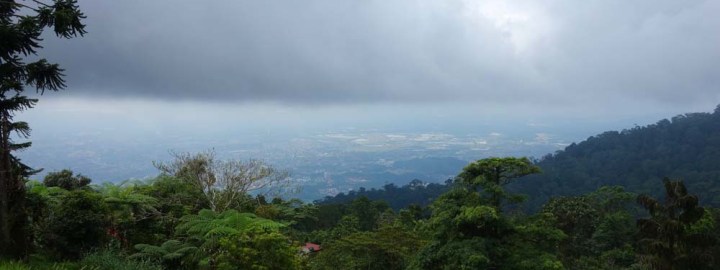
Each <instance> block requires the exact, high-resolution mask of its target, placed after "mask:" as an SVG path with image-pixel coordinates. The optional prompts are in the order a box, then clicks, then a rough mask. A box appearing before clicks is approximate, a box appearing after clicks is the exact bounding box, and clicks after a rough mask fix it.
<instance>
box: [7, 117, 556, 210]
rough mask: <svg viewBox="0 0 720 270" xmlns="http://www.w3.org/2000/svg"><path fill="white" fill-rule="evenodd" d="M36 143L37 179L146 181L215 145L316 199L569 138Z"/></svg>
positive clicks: (358, 133)
mask: <svg viewBox="0 0 720 270" xmlns="http://www.w3.org/2000/svg"><path fill="white" fill-rule="evenodd" d="M106 133H112V131H106ZM33 141H34V144H33V147H32V148H31V149H30V150H28V151H26V152H24V153H22V155H21V158H22V159H23V160H24V161H26V162H27V163H28V164H31V165H34V166H38V167H42V168H44V171H43V172H42V173H40V174H38V175H37V176H36V178H38V179H41V178H42V177H43V175H44V174H45V173H47V172H51V171H56V170H61V169H64V168H70V169H72V170H74V171H75V172H77V173H82V174H83V175H86V176H89V177H91V178H92V179H93V181H94V182H95V183H99V182H105V181H112V182H120V181H123V180H126V179H141V180H142V179H148V178H152V177H155V176H157V175H158V173H159V172H158V170H157V169H155V168H154V167H153V165H152V162H153V161H166V160H169V159H170V158H171V155H170V153H169V152H170V151H178V152H186V151H189V152H196V151H202V150H207V149H210V148H212V149H214V150H215V152H216V153H217V155H218V157H219V158H221V159H226V158H236V159H249V158H255V159H262V160H265V161H268V162H269V163H271V164H273V165H274V166H276V167H278V168H283V169H287V170H289V171H290V173H291V177H292V178H293V180H294V181H295V183H297V184H298V185H299V186H300V187H301V188H300V191H299V193H297V194H292V195H291V196H293V197H297V198H301V199H303V200H308V201H311V200H315V199H319V198H322V197H324V196H331V195H335V194H337V193H339V192H348V191H350V190H357V189H358V188H359V187H366V188H378V187H381V186H383V185H385V184H388V183H394V184H398V185H402V184H405V183H407V182H409V181H411V180H413V179H420V180H423V181H425V182H442V181H445V180H446V179H448V178H451V177H453V176H454V175H456V174H457V173H458V172H459V171H460V170H461V169H462V167H463V166H464V165H466V164H467V163H468V162H469V161H472V160H475V159H479V158H483V157H488V156H529V157H534V158H540V157H542V156H543V155H546V154H548V153H553V152H555V151H557V150H560V149H562V148H564V147H565V146H567V145H568V142H569V141H570V140H568V139H566V138H558V137H556V136H554V135H551V134H547V133H534V134H529V135H527V136H518V135H507V134H503V133H499V132H489V133H487V134H466V135H455V134H448V133H438V132H430V133H422V132H418V133H385V132H380V131H377V130H352V129H348V130H343V131H338V132H327V133H320V134H307V135H302V136H298V137H284V138H275V139H273V138H272V136H268V135H267V134H265V135H262V134H260V135H256V137H254V138H252V137H249V138H243V139H228V140H218V139H211V138H192V137H189V136H188V137H183V136H160V135H157V134H155V135H145V136H106V134H90V133H79V134H73V135H65V136H54V137H43V138H34V140H33Z"/></svg>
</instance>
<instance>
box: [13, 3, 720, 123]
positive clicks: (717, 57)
mask: <svg viewBox="0 0 720 270" xmlns="http://www.w3.org/2000/svg"><path fill="white" fill-rule="evenodd" d="M79 4H80V6H81V8H82V9H83V10H84V12H85V14H86V15H87V19H86V20H85V22H86V24H87V30H88V32H89V33H88V34H87V35H86V36H85V37H82V38H77V39H71V40H60V39H57V38H54V37H52V36H48V37H47V38H46V40H45V41H44V43H43V44H44V45H45V49H44V50H43V51H41V55H42V56H43V57H46V58H48V59H49V60H51V61H53V62H58V63H60V64H61V66H62V67H63V68H65V69H66V72H65V73H66V75H67V82H68V89H67V90H65V91H63V92H62V93H51V94H49V95H47V96H46V97H43V98H42V100H41V103H40V104H39V106H38V108H37V109H36V110H34V111H33V112H30V113H29V114H27V115H26V117H28V118H29V119H31V120H34V121H35V122H38V123H37V124H38V125H43V124H44V123H43V121H49V122H56V121H71V120H72V121H76V120H78V118H81V117H82V116H76V117H75V118H72V119H67V117H64V118H63V117H62V116H63V113H67V112H69V111H75V112H78V111H82V112H86V114H84V117H96V115H98V113H100V115H102V114H113V113H114V114H115V115H118V117H124V116H128V115H129V114H128V112H132V113H130V115H132V114H133V113H134V114H136V115H138V116H137V117H138V118H139V121H144V122H146V123H149V124H148V125H154V124H156V123H157V122H163V123H166V124H167V123H168V117H170V116H174V117H175V118H177V117H179V116H181V117H185V116H188V115H189V116H191V117H195V118H198V119H208V118H212V117H218V119H221V120H219V121H220V122H221V123H217V124H218V125H221V124H222V122H223V121H225V120H228V119H246V118H261V120H263V121H270V122H272V121H276V120H277V121H276V122H277V124H278V125H286V124H287V122H289V121H291V120H287V119H288V117H290V118H289V119H296V120H297V121H294V123H296V124H298V123H299V124H301V125H306V124H307V125H309V124H310V123H311V122H312V121H316V122H327V121H328V119H327V118H322V117H320V115H325V116H327V115H331V116H330V118H333V119H334V120H332V121H330V122H332V123H337V122H343V121H348V122H352V121H360V122H362V121H365V122H372V121H376V120H378V115H384V116H386V117H384V118H383V119H382V121H385V122H392V121H396V122H402V121H408V120H411V121H412V120H413V118H414V117H417V119H416V121H418V122H419V123H418V125H421V123H420V122H422V120H421V119H420V117H425V118H427V117H426V116H430V115H438V114H439V115H445V116H446V118H448V119H449V118H457V117H476V116H478V115H484V117H485V118H488V117H489V118H492V119H497V118H503V117H504V118H512V119H523V118H527V119H530V120H527V121H532V119H531V118H536V117H544V118H547V119H552V118H553V117H560V116H564V117H568V116H572V117H580V118H583V117H584V119H600V120H603V119H604V120H607V119H611V118H616V117H625V118H633V117H636V118H637V119H645V118H642V117H647V115H652V117H656V118H657V117H671V116H673V115H675V114H678V113H683V112H691V111H711V110H712V109H713V108H714V107H715V106H716V105H717V104H718V103H720V16H718V14H720V1H713V0H706V1H704V0H684V1H677V0H635V1H626V0H585V1H577V0H548V1H530V0H504V1H500V0H498V1H496V0H491V1H451V0H442V1H429V0H426V1H405V0H391V1H388V0H363V1H358V0H356V1H346V0H328V1H315V0H303V1H264V0H263V1H178V0H172V1H170V0H168V1H159V0H153V1H147V0H124V1H110V0H106V1H103V0H81V1H79ZM238 108H243V109H238ZM199 111H203V113H202V114H198V113H196V112H199ZM371 111H372V113H370V112H371ZM163 115H164V116H163ZM178 115H179V116H178ZM238 117H239V118H238ZM303 117H305V118H303ZM273 119H274V120H273ZM278 119H285V120H283V121H280V120H278ZM298 119H300V120H302V121H300V120H298ZM313 119H314V120H313ZM393 119H395V120H393ZM443 119H444V118H442V117H440V118H438V119H435V120H436V121H440V122H442V121H444V120H443ZM153 121H154V122H153ZM333 121H335V122H333ZM170 122H172V121H170ZM31 123H33V122H31ZM639 123H640V124H647V123H645V122H641V121H640V122H639ZM388 125H391V124H388ZM618 128H623V127H618Z"/></svg>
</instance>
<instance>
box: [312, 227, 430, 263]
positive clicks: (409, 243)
mask: <svg viewBox="0 0 720 270" xmlns="http://www.w3.org/2000/svg"><path fill="white" fill-rule="evenodd" d="M422 246H423V241H422V240H420V239H419V238H418V237H417V236H416V235H414V234H411V233H408V232H406V231H405V230H404V229H402V228H400V227H393V226H390V227H383V228H381V229H380V230H378V231H377V232H357V233H353V234H350V235H348V236H346V237H343V238H341V239H339V240H337V241H332V242H330V243H328V244H326V245H325V246H323V250H322V251H321V252H320V253H319V254H318V255H317V256H316V257H314V258H312V260H311V261H310V268H311V269H405V267H406V266H407V265H408V264H409V262H410V260H411V258H412V257H413V256H414V255H415V252H416V251H417V250H418V249H419V248H420V247H422Z"/></svg>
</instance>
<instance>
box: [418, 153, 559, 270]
mask: <svg viewBox="0 0 720 270" xmlns="http://www.w3.org/2000/svg"><path fill="white" fill-rule="evenodd" d="M539 171H540V169H539V168H538V167H536V166H534V165H533V164H532V163H531V162H530V160H528V159H527V158H512V157H509V158H488V159H482V160H478V161H475V162H473V163H470V164H469V165H468V166H466V167H465V168H464V169H463V171H462V172H461V173H460V174H459V175H458V177H457V180H456V181H457V182H458V185H456V186H455V188H453V189H452V190H450V191H449V192H446V193H445V194H443V195H441V196H440V197H439V198H438V199H437V200H435V201H434V202H433V204H432V205H431V206H430V208H431V209H432V216H431V217H430V219H429V220H428V227H429V229H430V230H431V231H433V233H434V235H433V236H432V240H433V241H432V242H431V244H430V245H428V246H427V247H426V248H424V249H423V250H421V252H420V255H418V256H417V260H416V261H415V262H414V263H413V267H412V268H413V269H515V268H513V265H515V266H517V265H520V264H523V265H524V264H527V262H529V261H540V260H542V261H546V262H548V263H547V265H546V266H545V264H543V265H544V266H543V268H547V269H553V268H556V266H557V262H558V261H557V260H556V259H555V258H552V256H550V255H549V254H547V253H546V252H545V251H543V250H542V249H538V250H537V252H532V253H530V252H528V253H526V254H525V255H527V257H526V258H524V259H523V260H518V259H514V258H512V256H510V255H511V253H512V250H513V248H515V246H516V245H518V244H517V242H518V241H520V240H517V239H522V243H525V241H526V240H524V239H527V238H535V239H537V238H546V239H554V240H552V243H554V242H555V241H557V240H558V239H560V238H561V236H562V235H563V234H562V232H561V231H559V230H557V229H554V228H550V229H547V230H542V231H540V230H537V229H536V228H541V227H542V226H529V225H527V224H517V222H513V220H511V219H509V218H507V217H506V216H504V215H503V214H502V211H501V210H502V207H503V202H504V201H507V200H510V201H519V197H518V196H514V195H511V194H508V193H507V192H505V190H504V188H503V186H504V185H506V184H507V183H509V182H511V181H512V180H514V179H517V178H519V177H522V176H525V175H529V174H533V173H538V172H539ZM538 222H539V221H538ZM546 223H548V222H544V221H543V224H546ZM530 224H532V223H530ZM527 228H533V230H527ZM529 242H530V243H527V244H528V245H527V246H526V247H524V248H525V249H527V250H530V249H531V248H532V246H531V243H532V241H529ZM545 242H546V243H551V241H549V240H548V241H545ZM533 250H534V249H533ZM534 251H535V250H534ZM517 269H522V267H518V268H517Z"/></svg>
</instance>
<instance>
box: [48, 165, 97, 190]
mask: <svg viewBox="0 0 720 270" xmlns="http://www.w3.org/2000/svg"><path fill="white" fill-rule="evenodd" d="M90 182H92V180H90V178H87V177H85V176H84V175H82V174H76V175H74V176H73V171H71V170H62V171H59V172H51V173H48V174H47V175H46V176H45V179H43V184H45V186H48V187H59V188H62V189H66V190H73V189H79V188H83V187H86V186H87V185H89V184H90Z"/></svg>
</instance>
